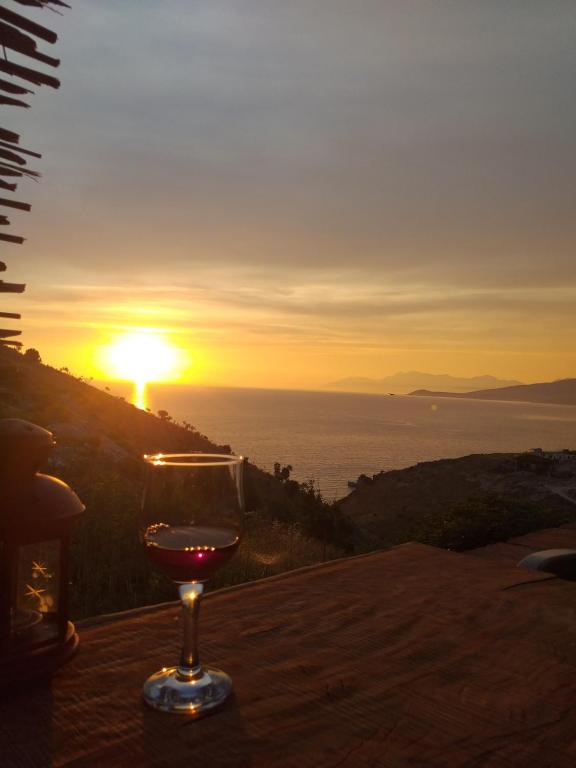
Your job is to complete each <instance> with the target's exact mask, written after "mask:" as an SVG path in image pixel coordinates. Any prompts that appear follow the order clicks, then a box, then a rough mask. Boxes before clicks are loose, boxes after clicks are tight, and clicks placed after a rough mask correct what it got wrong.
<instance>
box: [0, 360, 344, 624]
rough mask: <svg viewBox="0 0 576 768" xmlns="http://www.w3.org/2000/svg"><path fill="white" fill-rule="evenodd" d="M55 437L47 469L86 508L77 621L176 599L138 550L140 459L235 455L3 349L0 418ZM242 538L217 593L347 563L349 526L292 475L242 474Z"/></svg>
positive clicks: (75, 582)
mask: <svg viewBox="0 0 576 768" xmlns="http://www.w3.org/2000/svg"><path fill="white" fill-rule="evenodd" d="M6 417H8V418H22V419H26V420H28V421H32V422H34V423H36V424H39V425H40V426H42V427H45V428H47V429H50V430H51V431H52V432H53V433H54V436H55V438H56V441H57V448H56V450H55V452H54V455H53V458H52V460H51V466H49V467H48V468H47V471H48V472H49V473H50V474H54V475H55V476H57V477H60V478H61V479H62V480H64V481H65V482H67V483H68V484H69V485H70V486H71V487H72V488H73V489H74V490H75V491H76V493H77V494H78V495H79V496H80V498H81V499H82V501H83V502H84V503H85V505H86V512H85V513H84V515H83V516H82V517H81V519H80V520H79V522H78V524H77V526H76V530H75V533H74V539H73V551H72V613H73V615H74V616H75V617H76V618H79V617H84V616H91V615H97V614H101V613H106V612H112V611H118V610H123V609H127V608H132V607H135V606H140V605H145V604H149V603H155V602H161V601H164V600H170V599H173V598H175V594H176V593H175V589H174V586H173V585H172V584H171V582H170V581H169V580H168V579H166V578H165V577H164V576H163V575H162V574H160V573H157V572H156V571H155V570H154V569H153V567H152V566H151V565H150V563H149V562H148V561H147V559H146V557H145V555H144V553H143V551H142V548H141V546H140V544H139V542H138V520H137V518H138V510H139V505H140V499H141V493H142V486H143V472H144V463H143V461H142V458H141V457H142V454H143V453H154V452H159V451H163V452H165V453H169V452H188V451H206V452H216V453H230V452H231V449H230V446H228V445H216V444H215V443H213V442H211V441H210V440H209V439H208V438H207V437H206V436H204V435H202V434H200V433H199V432H197V431H196V429H195V428H194V427H193V426H192V425H191V424H187V423H186V424H176V423H174V422H173V421H172V419H171V418H170V416H169V415H168V414H167V413H166V412H161V417H159V416H155V415H153V414H151V413H147V412H146V411H141V410H139V409H137V408H135V407H134V406H132V405H131V404H129V403H127V402H125V401H124V400H123V399H122V398H118V397H114V396H112V395H110V394H108V393H107V392H104V391H101V390H99V389H96V388H95V387H93V386H91V385H90V384H89V383H87V382H85V381H83V380H81V379H77V378H75V377H73V376H71V375H70V374H69V373H67V372H65V371H58V370H55V369H53V368H51V367H49V366H46V365H43V364H42V363H41V362H40V361H39V356H37V355H34V354H33V353H29V354H25V355H22V354H20V353H18V352H16V351H14V350H11V349H6V348H0V418H6ZM245 491H246V506H247V510H248V514H247V516H246V532H245V539H244V543H243V546H242V547H241V549H240V554H239V555H238V556H237V557H236V558H234V559H233V560H232V561H231V563H230V564H229V565H228V566H226V567H225V568H224V569H223V570H222V571H221V572H220V573H219V574H217V576H216V578H215V579H214V581H213V583H212V587H218V586H225V585H230V584H234V583H237V582H240V581H246V580H250V579H254V578H260V577H263V576H268V575H271V574H273V573H277V572H280V571H282V570H287V569H290V568H294V567H298V566H300V565H306V564H310V563H314V562H319V561H321V560H324V559H329V558H332V557H337V556H342V555H345V554H346V553H347V552H350V551H352V548H353V545H354V530H353V526H352V525H351V524H350V522H349V521H347V520H346V519H345V518H344V517H343V516H342V514H341V513H340V512H339V511H338V510H336V509H334V508H332V507H330V506H329V505H328V504H326V503H325V502H324V501H323V500H322V498H321V496H320V495H319V493H318V492H317V491H316V490H315V488H314V486H313V485H312V484H299V483H297V482H295V481H293V480H291V479H290V472H289V471H288V470H287V469H286V468H282V467H280V466H277V467H276V471H275V473H274V474H269V473H266V472H264V471H262V470H260V469H258V468H257V467H255V466H253V465H252V464H250V463H249V462H248V463H247V465H246V473H245Z"/></svg>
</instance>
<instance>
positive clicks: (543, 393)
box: [410, 379, 576, 405]
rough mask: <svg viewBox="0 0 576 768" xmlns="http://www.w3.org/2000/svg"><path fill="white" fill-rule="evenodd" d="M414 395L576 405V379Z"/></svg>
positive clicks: (421, 392) (420, 392)
mask: <svg viewBox="0 0 576 768" xmlns="http://www.w3.org/2000/svg"><path fill="white" fill-rule="evenodd" d="M410 394H411V395H412V396H414V397H464V398H471V399H474V400H510V401H518V402H525V403H548V404H549V405H576V379H560V380H559V381H550V382H544V383H542V384H520V385H518V386H513V387H501V388H499V389H479V390H475V391H473V392H448V391H433V390H429V389H417V390H416V391H414V392H410Z"/></svg>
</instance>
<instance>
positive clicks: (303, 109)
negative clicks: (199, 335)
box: [8, 0, 576, 333]
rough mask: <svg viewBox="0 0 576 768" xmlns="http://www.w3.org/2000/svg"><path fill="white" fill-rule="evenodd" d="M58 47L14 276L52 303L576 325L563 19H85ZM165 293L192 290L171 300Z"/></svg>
mask: <svg viewBox="0 0 576 768" xmlns="http://www.w3.org/2000/svg"><path fill="white" fill-rule="evenodd" d="M58 27H59V28H60V33H61V42H60V53H61V55H62V59H63V67H62V73H61V74H62V80H63V87H62V90H61V92H59V93H58V94H52V93H49V94H44V93H39V94H38V95H37V96H36V97H35V99H36V103H35V106H34V113H35V115H36V118H37V120H36V121H33V120H30V119H28V120H27V124H26V131H25V139H24V142H25V143H27V144H29V145H30V146H32V147H38V148H39V149H41V150H43V151H44V152H45V158H44V159H43V160H42V161H41V163H40V165H41V167H42V170H43V171H44V172H45V176H46V178H45V179H44V180H43V182H42V184H41V185H38V186H37V187H34V188H33V189H30V190H29V195H27V196H28V197H29V198H30V199H31V200H32V202H34V204H35V211H34V215H33V216H32V217H29V218H24V217H22V218H21V223H22V227H21V228H22V230H23V232H25V234H27V235H29V237H30V242H29V245H28V246H27V250H26V252H25V256H24V258H23V259H22V266H21V267H20V269H21V271H22V272H23V274H24V277H25V278H27V279H29V281H30V282H35V283H36V284H37V285H38V288H39V289H42V288H43V286H46V288H45V289H44V296H45V298H48V297H50V296H51V297H52V298H53V300H54V301H56V300H57V299H58V297H59V294H58V293H56V292H54V291H53V290H52V289H49V288H48V286H49V285H53V284H54V283H57V282H61V283H62V284H66V283H67V282H69V283H79V282H85V284H86V285H87V286H90V285H94V284H95V283H96V284H97V283H98V282H101V283H103V284H107V285H109V284H110V283H112V284H113V285H114V281H116V283H120V284H121V285H122V284H124V285H125V288H126V289H127V290H128V292H130V291H131V290H133V291H134V292H137V291H141V295H146V294H147V292H149V290H150V288H149V287H146V286H147V284H154V282H155V281H157V283H158V284H159V286H160V287H156V288H154V290H155V291H156V294H157V300H158V302H160V303H161V302H163V301H166V302H175V306H177V307H178V308H179V310H180V311H182V312H185V307H186V305H187V303H190V302H194V301H197V300H201V301H212V302H213V303H217V302H221V303H223V304H227V305H228V306H230V307H234V308H236V309H238V310H241V309H245V310H246V311H262V312H263V311H265V310H266V311H269V312H272V313H273V312H277V313H278V314H279V315H282V316H284V317H288V316H295V315H301V316H305V317H307V318H309V319H310V320H311V323H310V325H308V326H305V327H306V329H307V332H309V333H312V332H313V331H312V329H313V328H315V327H316V325H322V324H324V325H325V326H326V327H329V326H330V325H331V324H333V323H334V322H335V318H337V317H338V316H339V315H342V316H344V317H346V318H347V319H348V320H350V319H354V320H355V321H357V322H359V323H360V322H361V321H362V320H363V319H370V318H391V317H401V316H403V315H423V316H424V315H430V316H439V315H446V314H447V313H453V314H454V316H460V315H465V314H466V313H471V312H476V313H480V314H481V313H484V314H485V315H487V316H488V315H489V314H490V313H492V312H498V313H499V316H501V317H506V318H508V319H510V318H512V317H516V316H518V317H520V316H521V315H522V314H523V313H524V315H525V316H526V315H527V316H530V315H531V314H534V315H536V316H537V317H538V318H539V321H540V322H542V318H545V317H551V318H553V317H554V318H556V319H557V320H558V321H559V320H561V319H562V318H567V317H568V316H569V315H570V305H571V301H572V300H573V299H574V294H576V260H575V259H574V245H575V243H576V223H575V220H574V216H573V200H574V198H575V193H576V138H575V137H576V101H575V100H574V98H573V77H574V71H575V67H576V49H575V47H574V31H575V30H576V6H575V5H574V3H573V2H572V0H550V1H549V2H546V3H542V2H541V1H540V0H507V2H505V3H503V2H501V1H500V2H496V0H485V1H484V2H481V3H480V2H473V1H472V0H464V1H463V2H460V3H454V2H453V1H452V0H436V1H435V2H433V3H430V2H428V0H388V1H387V2H382V0H357V2H354V3H350V2H349V1H348V0H314V2H313V3H310V2H307V1H305V0H292V1H291V2H290V3H286V2H281V1H280V0H243V2H241V3H240V2H237V1H236V0H209V1H208V0H164V2H162V3H158V2H152V0H138V2H136V0H126V1H125V2H124V1H123V2H122V3H119V2H113V0H99V2H97V3H96V2H93V1H92V0H77V2H75V3H74V7H73V9H72V10H71V11H70V12H67V13H66V14H65V15H64V16H63V18H62V19H61V20H58ZM25 118H26V116H25ZM25 118H22V116H21V115H17V116H10V118H9V121H10V120H11V121H12V122H13V124H14V125H15V126H16V124H18V126H21V125H23V124H24V123H26V119H25ZM8 127H10V126H8ZM215 265H218V267H219V268H220V272H219V273H218V274H217V273H216V271H215ZM227 270H229V271H230V272H229V275H230V276H231V277H232V279H233V280H236V281H238V282H237V284H236V285H235V287H234V288H232V289H228V290H223V289H221V288H219V285H220V282H219V280H221V281H224V282H226V279H227V277H226V273H227ZM186 275H189V277H188V278H186ZM171 276H172V279H173V280H174V281H175V284H178V285H182V284H183V282H182V281H183V280H184V284H185V285H186V286H188V287H186V288H185V289H182V291H179V290H176V291H172V290H170V289H168V290H167V291H166V292H164V289H163V288H162V286H168V288H169V286H170V280H171ZM196 279H197V280H198V281H199V284H200V287H198V286H196V287H194V285H193V284H192V282H193V280H196ZM303 284H304V285H306V284H309V285H311V286H317V287H318V291H320V286H321V285H322V284H324V285H326V286H327V287H326V291H325V295H321V294H318V295H317V296H316V297H314V296H312V295H311V294H310V293H308V294H306V293H304V294H303V293H302V285H303ZM349 284H352V285H353V287H354V290H355V291H356V293H354V291H352V294H353V295H352V296H351V297H349V298H348V299H343V298H342V295H341V294H337V291H336V288H335V286H338V285H341V286H344V287H345V286H346V285H349ZM375 284H376V285H377V286H379V288H377V289H374V285H375ZM362 285H364V286H365V287H366V290H365V291H364V292H363V291H362V290H360V288H359V286H360V287H361V286H362ZM416 287H418V290H419V291H420V295H417V296H416V295H414V292H415V289H416ZM125 288H121V290H120V292H119V298H120V295H121V293H122V290H125ZM274 288H276V290H274ZM518 288H524V289H526V291H528V292H527V293H525V295H524V296H522V295H519V294H518V293H517V292H516V290H517V289H518ZM533 288H537V289H538V290H539V291H540V295H537V294H534V293H530V290H531V289H533ZM559 288H562V290H563V291H564V293H562V294H559V293H558V289H559ZM570 290H572V291H573V293H572V294H570ZM394 291H396V292H397V293H398V295H399V296H400V298H399V299H394V300H392V299H391V294H392V293H394ZM442 291H443V292H444V293H442ZM462 291H465V293H462ZM210 293H212V295H211V296H210ZM74 295H76V298H77V299H78V296H79V295H81V293H80V292H78V293H76V294H74V292H71V293H68V294H67V300H68V301H69V300H73V296H74ZM94 295H95V294H94V293H93V291H92V289H90V291H88V296H87V299H89V298H90V296H94ZM106 295H107V296H108V297H109V298H111V299H113V298H114V297H115V296H116V292H114V291H112V292H109V293H107V294H106ZM58 300H59V299H58ZM83 300H84V299H83ZM510 322H511V323H512V322H513V321H512V320H510ZM315 323H316V325H315ZM448 325H449V323H448ZM481 325H482V324H481ZM528 325H530V323H528ZM288 326H289V327H290V328H292V326H291V325H290V324H288ZM278 327H279V328H283V327H284V326H283V325H282V324H279V325H278ZM357 327H358V328H360V326H357ZM482 327H484V326H482ZM290 332H291V333H292V332H293V331H290Z"/></svg>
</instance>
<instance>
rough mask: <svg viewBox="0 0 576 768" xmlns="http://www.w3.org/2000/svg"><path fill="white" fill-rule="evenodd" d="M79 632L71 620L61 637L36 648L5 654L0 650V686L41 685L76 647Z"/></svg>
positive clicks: (73, 652)
mask: <svg viewBox="0 0 576 768" xmlns="http://www.w3.org/2000/svg"><path fill="white" fill-rule="evenodd" d="M78 643H79V638H78V633H77V632H76V629H75V627H74V624H72V623H71V622H70V621H69V622H68V625H67V627H66V634H65V636H64V639H62V640H60V641H54V642H52V643H47V644H45V645H40V646H36V647H35V648H30V647H29V648H27V649H26V648H22V649H18V650H15V649H10V650H9V651H8V653H7V654H4V653H0V680H1V681H2V687H5V686H8V688H12V689H13V688H16V687H18V686H19V685H20V684H21V683H26V684H27V685H30V684H31V683H32V684H36V683H38V684H42V683H46V682H48V681H49V680H50V678H51V677H52V675H53V674H54V673H55V672H56V671H57V670H58V669H59V668H60V667H61V666H62V665H63V664H65V663H66V662H67V661H69V660H70V659H71V658H72V656H74V654H75V653H76V651H77V649H78Z"/></svg>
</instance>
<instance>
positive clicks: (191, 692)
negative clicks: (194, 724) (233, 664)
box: [142, 667, 232, 717]
mask: <svg viewBox="0 0 576 768" xmlns="http://www.w3.org/2000/svg"><path fill="white" fill-rule="evenodd" d="M142 693H143V695H144V701H145V702H146V703H147V704H149V705H150V706H151V707H154V709H159V710H161V711H162V712H176V713H178V714H183V715H190V716H192V717H203V716H204V715H208V714H210V713H211V712H214V711H215V710H216V709H218V708H219V707H221V706H222V705H223V704H224V702H225V701H226V699H227V698H228V697H229V696H230V694H231V693H232V680H231V679H230V678H229V677H228V675H227V674H226V673H225V672H222V670H220V669H214V667H201V668H200V669H199V670H198V671H197V672H195V673H190V672H186V671H183V670H181V669H179V668H178V667H168V668H164V669H161V670H160V671H159V672H156V673H155V674H153V675H151V676H150V677H149V678H148V680H146V682H145V683H144V689H143V691H142Z"/></svg>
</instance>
